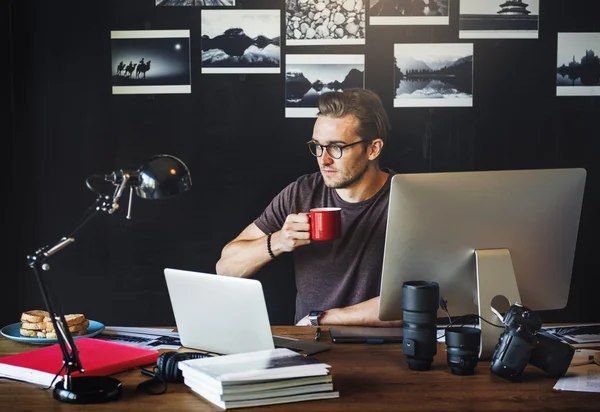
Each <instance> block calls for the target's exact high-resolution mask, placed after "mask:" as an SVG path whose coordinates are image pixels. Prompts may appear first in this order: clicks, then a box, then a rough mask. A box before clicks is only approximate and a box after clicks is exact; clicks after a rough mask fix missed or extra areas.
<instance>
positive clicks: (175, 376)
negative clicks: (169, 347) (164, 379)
mask: <svg viewBox="0 0 600 412" xmlns="http://www.w3.org/2000/svg"><path fill="white" fill-rule="evenodd" d="M172 354H173V356H171V358H170V359H169V360H170V364H169V365H168V366H167V369H168V371H169V380H170V381H171V382H183V376H181V374H179V373H178V372H179V366H178V364H179V360H180V359H181V355H182V354H180V353H177V352H172Z"/></svg>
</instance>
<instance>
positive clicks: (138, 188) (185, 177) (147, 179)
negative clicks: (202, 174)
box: [135, 154, 192, 199]
mask: <svg viewBox="0 0 600 412" xmlns="http://www.w3.org/2000/svg"><path fill="white" fill-rule="evenodd" d="M137 172H138V174H139V176H138V182H137V185H135V193H136V194H137V195H138V196H139V197H141V198H143V199H165V198H167V197H171V196H175V195H178V194H180V193H183V192H186V191H187V190H189V189H190V188H191V187H192V178H191V176H190V171H189V170H188V168H187V166H186V165H185V164H184V163H183V162H182V161H181V160H179V159H178V158H176V157H175V156H171V155H166V154H161V155H156V156H153V157H151V158H150V159H148V160H147V161H146V162H145V163H144V164H143V165H142V166H140V168H139V169H138V171H137Z"/></svg>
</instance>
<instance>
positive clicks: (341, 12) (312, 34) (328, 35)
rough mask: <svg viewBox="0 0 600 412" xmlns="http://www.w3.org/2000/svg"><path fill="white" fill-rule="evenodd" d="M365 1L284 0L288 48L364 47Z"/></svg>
mask: <svg viewBox="0 0 600 412" xmlns="http://www.w3.org/2000/svg"><path fill="white" fill-rule="evenodd" d="M365 2H366V0H285V26H286V29H285V38H286V45H287V46H308V45H332V44H339V45H344V44H365V27H366V14H365Z"/></svg>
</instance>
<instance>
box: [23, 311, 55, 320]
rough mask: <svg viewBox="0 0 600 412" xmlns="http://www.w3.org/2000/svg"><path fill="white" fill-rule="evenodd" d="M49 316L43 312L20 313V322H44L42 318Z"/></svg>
mask: <svg viewBox="0 0 600 412" xmlns="http://www.w3.org/2000/svg"><path fill="white" fill-rule="evenodd" d="M48 316H50V315H49V314H48V312H46V311H45V310H28V311H27V312H23V313H21V322H28V323H39V322H44V318H47V317H48Z"/></svg>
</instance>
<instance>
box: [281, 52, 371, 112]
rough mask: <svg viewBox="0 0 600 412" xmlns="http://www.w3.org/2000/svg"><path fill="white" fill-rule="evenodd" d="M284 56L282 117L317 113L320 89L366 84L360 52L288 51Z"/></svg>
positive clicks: (340, 88) (343, 88)
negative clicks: (283, 111)
mask: <svg viewBox="0 0 600 412" xmlns="http://www.w3.org/2000/svg"><path fill="white" fill-rule="evenodd" d="M285 59H286V62H285V117H317V112H318V109H317V100H318V99H319V96H320V95H322V94H323V93H327V92H330V91H341V90H345V89H351V88H363V89H364V87H365V56H364V55H363V54H288V55H286V56H285Z"/></svg>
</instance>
